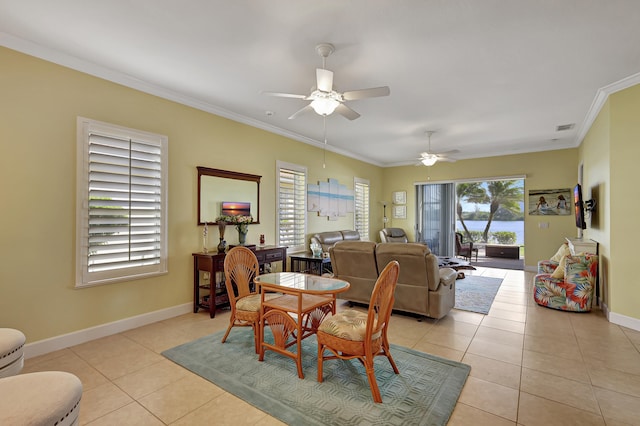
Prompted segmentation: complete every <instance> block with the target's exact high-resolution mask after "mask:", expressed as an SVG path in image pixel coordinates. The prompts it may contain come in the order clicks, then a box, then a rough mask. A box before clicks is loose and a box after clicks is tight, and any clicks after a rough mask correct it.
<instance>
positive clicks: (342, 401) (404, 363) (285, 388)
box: [162, 327, 471, 425]
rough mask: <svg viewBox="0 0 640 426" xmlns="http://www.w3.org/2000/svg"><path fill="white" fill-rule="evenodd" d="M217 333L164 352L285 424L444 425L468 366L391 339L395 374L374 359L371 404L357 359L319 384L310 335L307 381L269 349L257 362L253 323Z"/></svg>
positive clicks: (331, 368) (336, 366)
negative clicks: (377, 398)
mask: <svg viewBox="0 0 640 426" xmlns="http://www.w3.org/2000/svg"><path fill="white" fill-rule="evenodd" d="M221 338H222V332H219V333H215V334H212V335H209V336H205V337H202V338H200V339H198V340H194V341H192V342H189V343H185V344H183V345H180V346H176V347H175V348H172V349H168V350H166V351H164V352H163V353H162V354H163V355H164V356H165V357H167V358H169V359H170V360H172V361H174V362H175V363H177V364H179V365H181V366H183V367H185V368H187V369H189V370H191V371H193V372H194V373H196V374H198V375H200V376H202V377H204V378H205V379H207V380H209V381H210V382H212V383H214V384H216V385H217V386H220V387H221V388H223V389H225V390H226V391H228V392H230V393H232V394H234V395H236V396H237V397H239V398H242V399H243V400H245V401H246V402H248V403H250V404H251V405H253V406H255V407H257V408H259V409H260V410H262V411H264V412H266V413H268V414H270V415H272V416H273V417H276V418H278V419H280V420H281V421H283V422H285V423H287V424H289V425H400V424H402V425H446V424H447V421H448V419H449V417H450V415H451V412H452V411H453V408H454V407H455V405H456V401H457V400H458V397H459V396H460V392H461V391H462V387H463V386H464V383H465V381H466V379H467V376H468V375H469V371H470V370H471V367H469V366H468V365H466V364H461V363H459V362H455V361H450V360H447V359H444V358H439V357H436V356H433V355H429V354H425V353H422V352H417V351H414V350H412V349H408V348H405V347H402V346H397V345H393V344H392V345H391V354H392V355H393V358H394V360H395V362H396V364H397V366H398V369H399V370H400V374H399V375H396V374H394V373H393V370H392V369H391V366H390V365H389V362H388V360H387V359H386V358H385V357H376V362H375V371H376V378H377V381H378V385H379V387H380V392H381V394H382V401H383V403H382V404H376V403H374V402H373V399H372V397H371V390H370V388H369V384H368V382H367V377H366V374H365V372H364V368H363V366H362V365H361V364H360V363H359V362H358V361H355V360H354V361H338V360H331V361H326V362H325V364H324V382H323V383H318V382H317V380H316V377H317V353H318V344H317V342H316V339H315V336H311V337H309V338H307V339H305V340H304V341H303V349H302V351H303V357H302V359H303V365H302V367H303V370H304V374H305V378H304V379H299V378H298V374H297V372H296V367H295V362H294V361H293V360H291V359H289V358H287V357H284V356H282V355H279V354H276V353H275V352H273V351H267V352H266V353H265V359H264V361H263V362H259V361H258V356H257V355H256V354H255V353H254V348H253V335H252V330H251V329H250V328H239V327H236V328H234V329H233V330H232V331H231V334H230V335H229V337H228V338H227V342H226V343H224V344H222V343H220V339H221ZM267 339H269V340H270V339H271V336H267ZM294 348H295V346H294Z"/></svg>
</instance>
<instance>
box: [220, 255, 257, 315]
mask: <svg viewBox="0 0 640 426" xmlns="http://www.w3.org/2000/svg"><path fill="white" fill-rule="evenodd" d="M259 271H260V265H259V264H258V258H257V257H256V255H255V253H254V252H252V251H251V250H249V249H248V248H246V247H243V246H236V247H234V248H232V249H231V250H229V252H228V253H227V255H226V256H225V258H224V284H225V286H226V287H227V293H228V295H229V303H231V304H233V305H234V306H235V301H236V299H239V298H241V297H244V296H246V295H248V294H251V287H250V284H251V282H252V281H253V279H254V278H255V277H256V276H258V274H259ZM210 279H215V277H211V278H210ZM234 285H235V291H234ZM236 291H237V295H236Z"/></svg>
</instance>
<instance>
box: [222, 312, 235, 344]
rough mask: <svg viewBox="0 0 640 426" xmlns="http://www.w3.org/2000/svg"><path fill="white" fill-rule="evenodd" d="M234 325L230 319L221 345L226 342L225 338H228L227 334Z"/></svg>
mask: <svg viewBox="0 0 640 426" xmlns="http://www.w3.org/2000/svg"><path fill="white" fill-rule="evenodd" d="M234 323H235V321H234V319H233V318H231V320H230V321H229V327H227V332H226V333H224V336H223V337H222V343H224V342H225V341H226V340H227V337H229V332H230V331H231V329H232V328H233V324H234Z"/></svg>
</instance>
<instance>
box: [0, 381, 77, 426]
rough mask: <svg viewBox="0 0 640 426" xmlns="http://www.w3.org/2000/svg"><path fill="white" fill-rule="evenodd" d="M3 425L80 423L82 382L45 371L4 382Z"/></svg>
mask: <svg viewBox="0 0 640 426" xmlns="http://www.w3.org/2000/svg"><path fill="white" fill-rule="evenodd" d="M0 395H2V398H0V425H34V426H40V425H43V426H44V425H56V426H69V425H77V424H78V415H79V414H80V398H81V397H82V383H81V382H80V379H78V378H77V377H76V376H75V375H73V374H71V373H66V372H62V371H41V372H38V373H27V374H18V375H17V376H11V377H5V378H3V379H0Z"/></svg>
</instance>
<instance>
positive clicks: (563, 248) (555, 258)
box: [549, 243, 571, 263]
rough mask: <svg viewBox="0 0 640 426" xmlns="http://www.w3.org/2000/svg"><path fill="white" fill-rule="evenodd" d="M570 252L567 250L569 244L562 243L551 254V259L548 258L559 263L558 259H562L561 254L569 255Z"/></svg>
mask: <svg viewBox="0 0 640 426" xmlns="http://www.w3.org/2000/svg"><path fill="white" fill-rule="evenodd" d="M570 254H571V250H569V244H567V243H564V244H563V245H561V246H560V248H559V249H558V251H557V252H556V254H554V255H553V256H551V259H549V260H553V261H554V262H558V263H560V260H562V257H563V256H569V255H570Z"/></svg>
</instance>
